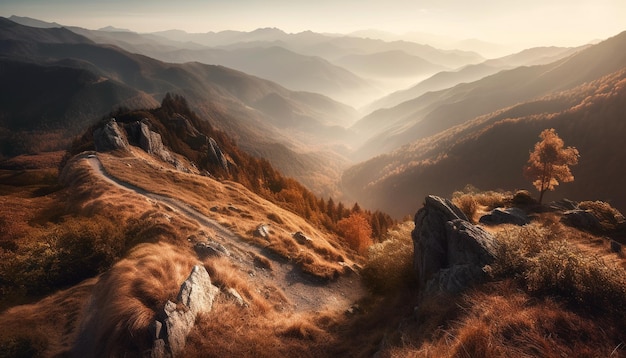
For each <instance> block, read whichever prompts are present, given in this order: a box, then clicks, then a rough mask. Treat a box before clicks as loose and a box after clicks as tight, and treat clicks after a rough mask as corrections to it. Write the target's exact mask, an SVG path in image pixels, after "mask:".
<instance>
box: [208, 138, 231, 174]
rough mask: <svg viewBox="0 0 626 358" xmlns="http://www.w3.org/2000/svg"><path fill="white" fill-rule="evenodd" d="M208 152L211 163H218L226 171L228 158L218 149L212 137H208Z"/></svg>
mask: <svg viewBox="0 0 626 358" xmlns="http://www.w3.org/2000/svg"><path fill="white" fill-rule="evenodd" d="M208 154H209V160H210V161H211V162H212V163H213V164H216V165H219V166H221V167H222V168H223V169H224V170H225V171H228V160H227V159H226V156H224V153H223V152H222V149H220V147H219V145H217V142H216V141H215V139H213V138H209V150H208Z"/></svg>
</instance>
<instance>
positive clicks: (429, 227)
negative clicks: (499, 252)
mask: <svg viewBox="0 0 626 358" xmlns="http://www.w3.org/2000/svg"><path fill="white" fill-rule="evenodd" d="M411 236H412V239H413V247H414V260H413V268H414V270H415V273H416V274H417V277H418V282H419V287H420V290H421V291H422V293H423V294H429V293H433V292H436V291H445V292H452V293H457V292H461V291H463V290H464V289H466V288H468V287H470V286H472V285H474V284H476V283H479V282H482V281H483V280H484V279H485V278H486V273H485V272H484V270H483V268H484V267H485V266H486V265H489V264H490V263H492V262H493V261H494V259H495V253H496V249H497V247H496V243H495V241H494V238H493V236H492V235H491V234H489V233H488V232H486V231H485V230H484V229H482V228H481V227H479V226H476V225H473V224H471V223H470V222H469V221H468V220H467V217H466V216H465V215H464V214H463V213H462V212H461V210H460V209H459V208H457V207H456V206H455V205H454V204H452V203H451V202H450V201H449V200H447V199H442V198H439V197H435V196H428V197H427V198H426V200H425V202H424V206H423V207H422V208H421V209H419V210H418V212H417V213H416V214H415V229H414V230H413V232H412V233H411Z"/></svg>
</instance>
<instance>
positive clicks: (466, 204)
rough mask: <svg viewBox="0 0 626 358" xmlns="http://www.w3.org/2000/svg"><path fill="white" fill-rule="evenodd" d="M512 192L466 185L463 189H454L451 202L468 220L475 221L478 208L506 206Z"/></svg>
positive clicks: (486, 208) (489, 208)
mask: <svg viewBox="0 0 626 358" xmlns="http://www.w3.org/2000/svg"><path fill="white" fill-rule="evenodd" d="M511 197H512V194H511V193H509V192H498V191H484V192H479V191H478V189H476V188H474V187H472V186H467V187H465V189H463V191H455V192H454V193H453V194H452V203H453V204H454V205H456V206H457V207H458V208H459V209H461V211H462V212H463V213H464V214H465V215H466V216H467V218H468V219H470V221H473V222H476V220H475V217H476V213H477V212H478V210H479V209H482V210H487V211H489V210H493V209H495V208H499V207H504V206H508V205H509V203H510V202H511Z"/></svg>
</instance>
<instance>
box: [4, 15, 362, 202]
mask: <svg viewBox="0 0 626 358" xmlns="http://www.w3.org/2000/svg"><path fill="white" fill-rule="evenodd" d="M0 43H1V47H0V54H1V58H0V61H1V65H2V71H0V76H1V77H2V81H3V83H4V84H5V86H3V88H4V90H3V93H2V106H1V111H2V114H1V116H0V121H1V122H0V127H1V128H2V130H1V131H0V132H1V135H2V143H3V153H2V154H3V155H5V156H9V155H15V154H19V153H23V152H25V151H27V150H28V148H36V146H35V144H39V145H40V146H44V148H38V149H36V150H35V151H38V150H40V149H45V150H53V149H59V148H62V147H63V145H65V144H67V142H64V141H63V138H67V137H70V135H72V134H77V132H78V131H80V130H83V129H84V128H86V127H87V126H89V125H90V124H92V123H93V122H94V121H95V120H97V119H98V118H100V117H101V116H102V115H104V114H106V113H108V112H110V111H111V109H112V108H120V107H126V108H145V107H154V106H156V105H158V103H159V101H160V100H161V99H162V98H163V96H164V95H165V93H167V92H176V93H179V94H184V95H185V96H186V97H187V98H188V100H189V102H190V103H191V104H192V105H193V106H194V108H196V109H197V110H198V111H199V112H200V113H201V114H202V115H203V118H206V120H208V121H209V122H210V123H211V124H212V125H214V126H215V127H216V128H220V129H222V130H224V131H225V132H227V133H229V134H231V135H233V136H234V137H235V138H236V140H237V141H238V143H240V146H241V147H242V148H243V149H244V150H247V151H249V152H251V153H254V154H257V155H263V156H265V157H266V158H268V159H269V160H270V161H271V162H272V163H273V164H274V165H276V166H277V167H278V168H279V169H281V170H282V171H283V172H285V173H286V174H287V175H290V176H294V177H297V178H299V179H301V180H302V181H303V182H305V183H306V184H307V185H310V187H312V188H314V189H315V190H316V191H317V192H324V193H327V194H328V193H330V192H332V191H333V190H332V189H329V187H332V184H331V183H332V181H333V180H334V178H336V177H337V175H338V171H339V168H340V167H341V165H342V163H343V160H342V159H341V157H340V156H338V155H336V154H333V153H332V152H330V151H328V150H326V149H325V148H327V146H330V145H333V146H334V145H336V143H337V140H338V138H341V137H342V136H343V135H344V134H345V131H344V130H343V127H345V126H348V125H350V124H351V123H352V122H353V121H354V120H355V119H356V112H355V110H354V109H352V108H350V107H348V106H345V105H343V104H340V103H337V102H334V101H333V100H331V99H329V98H327V97H324V96H322V95H319V94H313V93H306V92H293V91H289V90H287V89H285V88H284V87H281V86H279V85H277V84H275V83H272V82H269V81H266V80H262V79H259V78H256V77H252V76H249V75H246V74H244V73H242V72H238V71H235V70H230V69H227V68H224V67H221V66H210V65H203V64H200V63H188V64H168V63H163V62H160V61H157V60H154V59H151V58H148V57H145V56H142V55H136V54H131V53H129V52H126V51H124V50H122V49H120V48H118V47H115V46H111V45H99V44H96V43H94V42H93V41H91V40H89V39H87V38H85V37H83V36H80V35H77V34H75V33H73V32H71V31H69V30H67V29H63V28H48V29H44V28H32V27H27V26H23V25H19V24H16V23H14V22H11V21H9V20H6V19H0ZM35 84H36V86H35ZM43 132H45V134H44V133H43ZM38 133H40V135H39V136H37V135H36V134H38ZM50 133H54V135H55V136H54V138H50V136H51V134H50ZM45 135H47V136H48V137H44V136H45ZM42 138H45V139H46V140H41V139H42ZM53 139H54V140H53ZM43 143H45V144H43ZM322 162H323V163H324V164H323V165H322V164H321V163H322ZM311 173H314V174H313V175H311Z"/></svg>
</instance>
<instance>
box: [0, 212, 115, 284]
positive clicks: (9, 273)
mask: <svg viewBox="0 0 626 358" xmlns="http://www.w3.org/2000/svg"><path fill="white" fill-rule="evenodd" d="M123 248H124V232H123V230H122V229H121V228H120V227H119V226H118V225H116V224H114V223H113V222H112V221H110V220H109V219H107V218H104V217H100V216H96V217H92V218H67V219H66V220H64V221H63V222H62V223H60V224H56V225H52V224H49V225H47V226H45V227H42V228H37V229H33V230H31V231H30V232H29V235H28V237H26V238H22V239H21V240H20V241H19V245H18V248H17V250H15V252H9V251H4V250H0V277H3V280H2V281H0V284H2V286H5V288H6V287H7V286H8V287H14V288H17V287H23V288H25V289H26V291H27V292H28V293H30V294H42V293H48V292H50V291H52V290H55V289H58V288H60V287H64V286H70V285H73V284H76V283H78V282H80V281H82V280H84V279H86V278H89V277H93V276H95V275H97V274H99V273H101V272H103V271H105V270H106V269H108V268H109V267H110V266H111V265H112V264H113V263H114V261H115V260H116V259H117V258H118V257H119V256H120V255H121V253H122V250H123Z"/></svg>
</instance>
